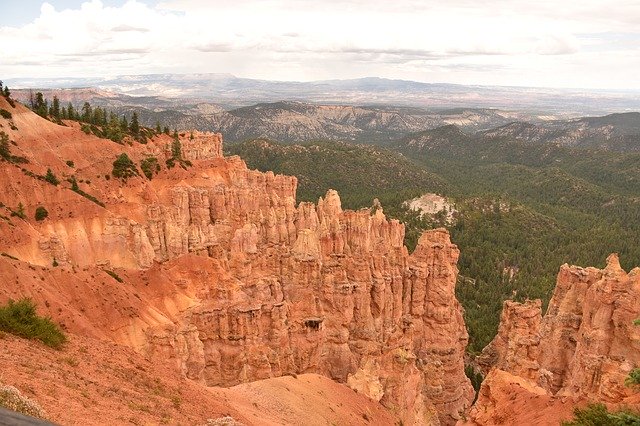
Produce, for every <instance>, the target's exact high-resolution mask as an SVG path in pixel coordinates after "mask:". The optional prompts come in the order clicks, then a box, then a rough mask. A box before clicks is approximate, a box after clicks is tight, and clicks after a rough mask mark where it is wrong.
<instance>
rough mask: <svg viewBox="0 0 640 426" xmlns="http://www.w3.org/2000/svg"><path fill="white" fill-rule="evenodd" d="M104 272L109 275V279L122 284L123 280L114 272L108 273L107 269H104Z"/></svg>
mask: <svg viewBox="0 0 640 426" xmlns="http://www.w3.org/2000/svg"><path fill="white" fill-rule="evenodd" d="M104 271H105V272H106V273H107V274H109V275H111V278H113V279H114V280H116V281H118V282H119V283H123V282H124V280H123V279H122V278H120V275H118V274H116V273H115V272H113V271H110V270H108V269H104Z"/></svg>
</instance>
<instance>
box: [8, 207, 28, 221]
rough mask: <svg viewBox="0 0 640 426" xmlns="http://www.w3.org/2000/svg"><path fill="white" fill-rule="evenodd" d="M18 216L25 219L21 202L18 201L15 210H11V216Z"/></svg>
mask: <svg viewBox="0 0 640 426" xmlns="http://www.w3.org/2000/svg"><path fill="white" fill-rule="evenodd" d="M14 216H16V217H19V218H20V219H26V218H27V215H26V214H25V212H24V206H23V205H22V203H18V207H17V208H16V209H15V210H11V217H14Z"/></svg>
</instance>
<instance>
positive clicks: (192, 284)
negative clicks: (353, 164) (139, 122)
mask: <svg viewBox="0 0 640 426" xmlns="http://www.w3.org/2000/svg"><path fill="white" fill-rule="evenodd" d="M2 107H3V108H5V109H9V110H11V112H12V123H11V125H9V124H8V122H6V123H2V124H3V131H5V132H6V133H7V134H8V137H9V139H10V140H11V141H12V142H13V143H12V144H11V150H12V154H13V155H20V156H23V157H24V158H26V159H27V160H28V163H27V164H26V165H24V166H23V167H21V166H19V165H15V164H6V165H5V166H4V167H3V168H2V171H1V173H2V176H0V179H1V180H2V183H3V185H4V187H5V189H6V190H5V191H3V193H2V199H1V200H0V202H2V205H3V206H4V207H3V209H4V210H5V212H6V215H3V216H2V217H3V220H2V222H1V223H0V227H1V234H0V235H1V236H2V238H1V239H0V251H1V252H2V253H3V255H4V256H2V257H1V258H0V269H1V270H2V271H3V272H2V276H3V279H4V280H5V282H8V283H11V285H8V286H5V287H3V288H2V289H1V290H0V297H2V299H3V300H6V299H9V298H18V297H21V296H29V297H31V298H32V299H33V300H34V301H35V302H36V303H37V304H38V306H39V308H40V309H41V310H42V313H44V314H47V315H50V316H51V317H52V318H53V319H54V320H55V321H56V322H59V323H61V324H62V325H63V327H64V328H65V329H67V330H68V331H69V332H71V333H77V334H80V335H83V336H87V337H90V338H99V339H106V340H108V341H112V342H115V343H117V344H120V345H125V346H127V347H130V348H133V349H134V350H135V351H136V352H137V353H140V354H142V355H144V356H145V357H148V358H149V359H152V360H153V359H161V360H170V361H171V362H173V364H174V365H175V366H176V367H177V369H178V370H179V371H180V372H181V373H182V374H183V375H184V376H186V377H187V378H189V379H190V380H192V381H194V382H196V383H200V384H202V385H206V386H233V385H239V384H242V383H246V382H251V381H257V380H264V379H269V378H274V377H280V376H284V375H291V374H294V375H297V374H309V373H316V374H321V375H323V376H326V377H329V378H331V379H333V380H336V381H338V382H340V383H346V384H348V385H349V386H350V387H351V388H353V389H356V390H358V391H359V392H360V393H363V394H365V395H366V396H368V397H370V398H372V399H373V400H375V401H380V403H381V404H382V405H383V406H385V407H387V409H389V410H390V412H391V413H393V415H394V416H396V417H397V418H398V419H399V420H401V421H403V422H405V423H407V424H453V423H455V422H456V421H457V420H458V419H459V418H460V414H461V413H462V412H464V410H466V409H467V408H468V406H469V404H470V402H471V400H472V398H473V389H472V388H471V385H470V382H469V380H468V379H467V378H466V376H465V375H464V371H463V354H464V350H465V347H466V339H467V333H466V329H465V327H464V321H463V319H462V311H461V308H460V305H459V303H458V302H457V300H456V299H455V294H454V287H455V282H456V277H457V267H456V262H457V258H458V255H459V252H458V249H457V248H456V246H455V245H454V244H452V243H451V241H450V239H449V236H448V233H447V232H446V231H445V230H443V229H437V230H432V231H429V232H426V233H425V234H424V235H423V236H422V237H421V238H420V241H419V244H418V247H417V248H416V250H415V251H414V252H413V253H412V254H409V253H408V251H407V249H406V247H404V245H403V238H404V226H403V225H402V224H401V223H399V222H398V221H395V220H388V219H387V218H386V217H385V215H384V213H383V211H382V209H381V208H375V209H362V210H360V211H349V210H343V209H342V207H341V203H340V198H339V195H338V194H337V193H336V192H335V191H332V190H329V191H328V192H327V194H326V196H325V197H323V198H321V199H320V200H319V201H318V203H317V205H316V204H313V203H300V204H298V205H297V206H296V198H295V197H296V194H295V191H296V185H297V181H296V178H295V177H290V176H282V175H274V174H273V173H261V172H258V171H252V170H249V169H248V168H247V167H246V165H245V164H244V162H243V161H242V160H241V159H240V158H238V157H230V158H224V157H223V156H222V149H221V146H222V137H221V135H219V134H202V133H197V132H196V133H195V134H194V135H193V137H191V135H187V134H183V135H181V136H180V137H179V139H180V142H181V145H182V156H183V158H184V160H188V161H190V162H191V163H192V164H193V166H192V167H185V168H182V167H174V168H172V169H164V168H163V170H161V172H160V173H159V174H158V175H157V176H155V177H154V178H153V179H152V180H147V179H144V178H142V177H133V178H129V180H128V181H126V182H124V181H122V180H118V179H115V178H111V177H110V176H109V175H110V172H111V163H112V162H113V161H114V160H115V159H116V157H117V156H118V155H120V153H122V152H124V153H126V154H127V155H128V156H129V157H130V158H131V159H132V160H133V161H134V162H135V163H138V162H139V161H141V160H142V159H145V158H149V157H151V156H153V157H155V158H157V159H159V163H160V164H164V163H165V161H166V159H168V158H169V157H170V155H172V154H171V144H172V139H171V138H170V137H168V136H164V135H162V136H159V137H157V138H154V139H153V140H151V141H149V142H148V143H147V144H137V143H136V144H130V145H127V144H125V145H119V144H116V143H113V142H111V141H106V140H102V139H99V138H97V137H95V136H93V135H89V134H84V133H82V132H80V131H79V129H78V128H77V124H76V123H71V122H69V123H67V126H60V125H57V124H54V123H51V122H49V121H46V120H44V119H42V118H40V117H38V116H36V115H35V114H33V113H32V112H30V111H29V110H27V109H26V108H24V107H22V106H20V105H18V106H17V107H16V108H14V109H12V108H11V107H10V106H8V104H3V105H2ZM12 127H13V128H17V130H14V129H12ZM69 164H73V167H71V166H70V165H69ZM48 169H50V170H51V171H52V172H53V173H54V174H55V175H56V176H59V177H61V180H63V182H62V183H61V184H59V185H52V184H50V183H48V182H45V181H43V180H41V179H37V178H34V177H33V175H35V176H40V175H43V174H44V173H45V171H46V170H48ZM25 170H26V171H27V172H25ZM29 172H30V173H29ZM71 176H73V177H74V178H75V180H76V182H79V185H80V188H81V191H83V192H84V193H85V194H91V195H92V196H93V197H95V198H96V199H97V200H100V202H101V203H103V204H104V207H102V206H100V205H98V204H97V203H95V202H92V200H90V199H88V198H87V197H83V196H82V194H79V193H78V192H77V191H72V190H71V189H70V188H69V187H68V184H67V183H66V182H65V181H64V179H68V178H70V177H71ZM19 204H21V205H23V206H24V207H25V212H26V217H27V218H29V219H28V220H20V219H17V218H15V217H10V216H11V215H10V214H9V213H10V212H12V211H15V209H16V206H18V205H19ZM36 206H45V207H46V209H47V210H48V212H49V215H48V218H46V219H45V220H44V221H42V222H38V221H34V220H32V219H30V218H31V217H33V214H34V213H33V212H34V211H35V209H36ZM52 265H53V266H52ZM56 265H57V266H56ZM114 277H117V278H118V279H115V278H114Z"/></svg>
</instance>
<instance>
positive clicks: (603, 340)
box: [471, 254, 640, 424]
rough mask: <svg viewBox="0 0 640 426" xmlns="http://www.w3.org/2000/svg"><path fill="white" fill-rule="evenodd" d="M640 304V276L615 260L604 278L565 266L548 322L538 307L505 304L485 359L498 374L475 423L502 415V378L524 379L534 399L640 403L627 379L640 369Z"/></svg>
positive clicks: (482, 399)
mask: <svg viewBox="0 0 640 426" xmlns="http://www.w3.org/2000/svg"><path fill="white" fill-rule="evenodd" d="M639 296H640V268H635V269H633V270H632V271H630V272H629V273H626V272H625V271H624V270H623V269H622V268H621V266H620V262H619V260H618V256H617V255H616V254H612V255H610V256H609V257H608V258H607V266H606V268H604V269H602V270H601V269H597V268H591V267H590V268H581V267H578V266H569V265H566V264H565V265H563V266H562V267H561V268H560V272H559V274H558V280H557V283H556V288H555V291H554V294H553V297H552V298H551V301H550V302H549V307H548V309H547V313H546V314H545V315H544V317H542V316H541V313H540V302H539V301H527V302H525V303H523V304H520V303H516V302H511V301H506V302H505V303H504V307H503V312H502V317H501V323H500V327H499V330H498V335H497V336H496V337H495V338H494V340H493V341H492V342H491V343H490V344H489V345H488V346H487V347H486V348H485V349H484V350H483V352H482V355H481V356H479V357H478V364H479V365H480V366H481V367H482V368H483V369H484V371H485V372H487V371H489V370H490V369H491V368H493V369H492V370H491V371H490V372H489V375H488V377H490V378H491V380H489V381H487V382H486V383H484V384H483V386H482V389H481V391H480V398H479V399H478V402H477V403H476V405H475V407H474V409H473V410H472V413H471V414H472V416H471V417H472V418H473V419H475V420H476V422H477V424H487V423H485V422H483V421H482V419H483V418H486V414H487V413H488V412H492V413H495V412H499V411H500V407H495V405H496V401H498V400H499V398H497V397H496V395H493V394H492V391H491V387H492V386H493V387H494V388H497V387H496V386H495V383H497V382H496V380H497V379H496V378H497V377H503V378H504V377H511V379H510V381H511V382H512V383H516V382H518V381H522V380H523V379H524V380H525V381H526V383H528V384H526V385H523V386H522V387H523V388H527V389H529V390H531V389H535V392H533V391H531V392H533V393H532V395H531V396H532V397H533V396H534V395H533V394H536V395H537V394H541V392H543V393H544V395H545V397H558V398H559V397H569V398H571V399H572V400H574V401H579V400H585V401H586V400H589V401H599V402H605V403H612V404H618V403H622V402H623V401H627V400H629V399H630V398H634V397H635V396H637V390H636V389H634V388H632V387H628V386H625V378H626V377H627V376H628V374H629V372H630V371H631V370H632V369H633V368H637V367H639V366H640V326H636V325H634V320H636V319H638V318H639V317H640V298H639ZM503 381H504V380H503ZM494 382H495V383H494ZM518 383H519V382H518ZM523 383H524V382H523Z"/></svg>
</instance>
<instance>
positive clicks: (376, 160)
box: [226, 128, 640, 353]
mask: <svg viewBox="0 0 640 426" xmlns="http://www.w3.org/2000/svg"><path fill="white" fill-rule="evenodd" d="M429 132H430V134H427V135H425V134H424V133H425V132H423V134H417V135H410V136H409V137H406V138H403V139H402V140H399V141H397V142H395V143H393V144H390V145H389V146H387V147H372V146H368V145H355V144H350V143H340V142H317V143H316V142H310V143H301V144H296V145H290V144H287V145H284V144H279V143H277V142H273V141H266V140H257V141H246V142H243V143H240V144H235V145H231V146H228V147H227V148H226V150H227V154H237V155H240V156H241V157H242V158H243V159H244V160H245V161H246V162H247V164H248V165H249V167H252V168H257V169H259V170H273V171H274V172H276V173H284V174H290V175H295V176H298V178H299V187H298V201H317V199H318V197H320V196H323V195H324V194H325V193H326V190H327V189H328V188H333V189H336V190H338V191H339V192H340V196H341V199H342V203H343V207H345V208H361V207H370V206H371V205H372V202H373V199H374V198H378V199H379V200H380V202H381V203H382V206H383V208H384V211H385V213H386V214H387V215H388V216H390V217H394V218H398V219H400V220H401V221H403V222H404V223H405V224H406V226H407V232H406V239H405V242H406V244H407V246H408V247H409V249H410V250H412V249H413V248H414V247H415V244H416V242H417V238H418V237H419V235H420V234H421V232H422V230H424V229H428V228H432V227H436V226H443V225H446V226H447V228H448V229H449V231H450V233H451V238H452V240H453V241H454V242H455V243H456V244H457V245H458V246H459V247H460V250H461V256H460V260H459V264H458V266H459V269H460V279H459V282H458V285H457V289H456V291H457V295H458V299H459V300H460V302H461V303H462V305H463V307H464V309H465V320H466V324H467V327H468V330H469V336H470V340H469V347H468V350H469V352H471V353H477V352H479V351H481V350H482V348H483V347H484V346H485V345H486V344H487V343H489V342H490V341H491V339H492V338H493V336H494V335H495V333H496V331H497V326H498V322H499V316H500V311H501V309H502V301H503V300H506V299H515V300H524V299H527V298H540V299H542V300H543V305H544V306H543V309H546V304H547V303H548V301H549V299H550V297H551V294H552V291H553V288H554V286H555V280H556V275H557V273H558V270H559V268H560V266H561V265H562V264H563V263H569V264H576V265H581V266H596V267H603V266H604V264H605V259H606V257H607V256H608V255H609V254H610V253H612V252H617V253H619V254H620V259H621V263H622V265H623V267H625V268H626V269H627V270H628V269H630V268H632V267H634V266H636V265H640V245H638V244H637V241H639V240H640V179H639V176H640V174H639V173H638V172H639V171H640V170H639V169H640V161H639V160H640V154H637V153H635V154H634V153H616V152H610V151H597V150H588V149H580V148H564V147H557V146H550V145H542V144H538V145H536V144H532V143H525V142H514V141H509V140H502V139H487V138H482V137H471V136H467V135H464V134H463V133H462V132H459V131H451V129H450V128H449V129H435V130H433V131H428V132H427V133H429ZM425 136H426V137H425ZM412 138H413V139H412ZM416 140H418V141H426V142H424V143H415V141H416ZM433 141H435V143H434V142H433ZM412 142H414V143H412ZM429 192H433V193H438V194H440V195H443V196H446V197H447V198H449V199H450V200H451V201H453V202H454V204H455V206H456V210H457V213H456V214H455V221H454V222H453V223H452V224H446V223H444V222H443V221H442V220H438V218H421V217H420V216H419V215H418V214H417V213H415V212H413V211H410V210H408V209H407V208H406V207H405V206H403V202H404V201H406V200H409V199H411V198H414V197H416V196H418V195H420V194H423V193H429ZM506 271H513V272H514V275H513V277H510V276H509V274H508V273H506Z"/></svg>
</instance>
